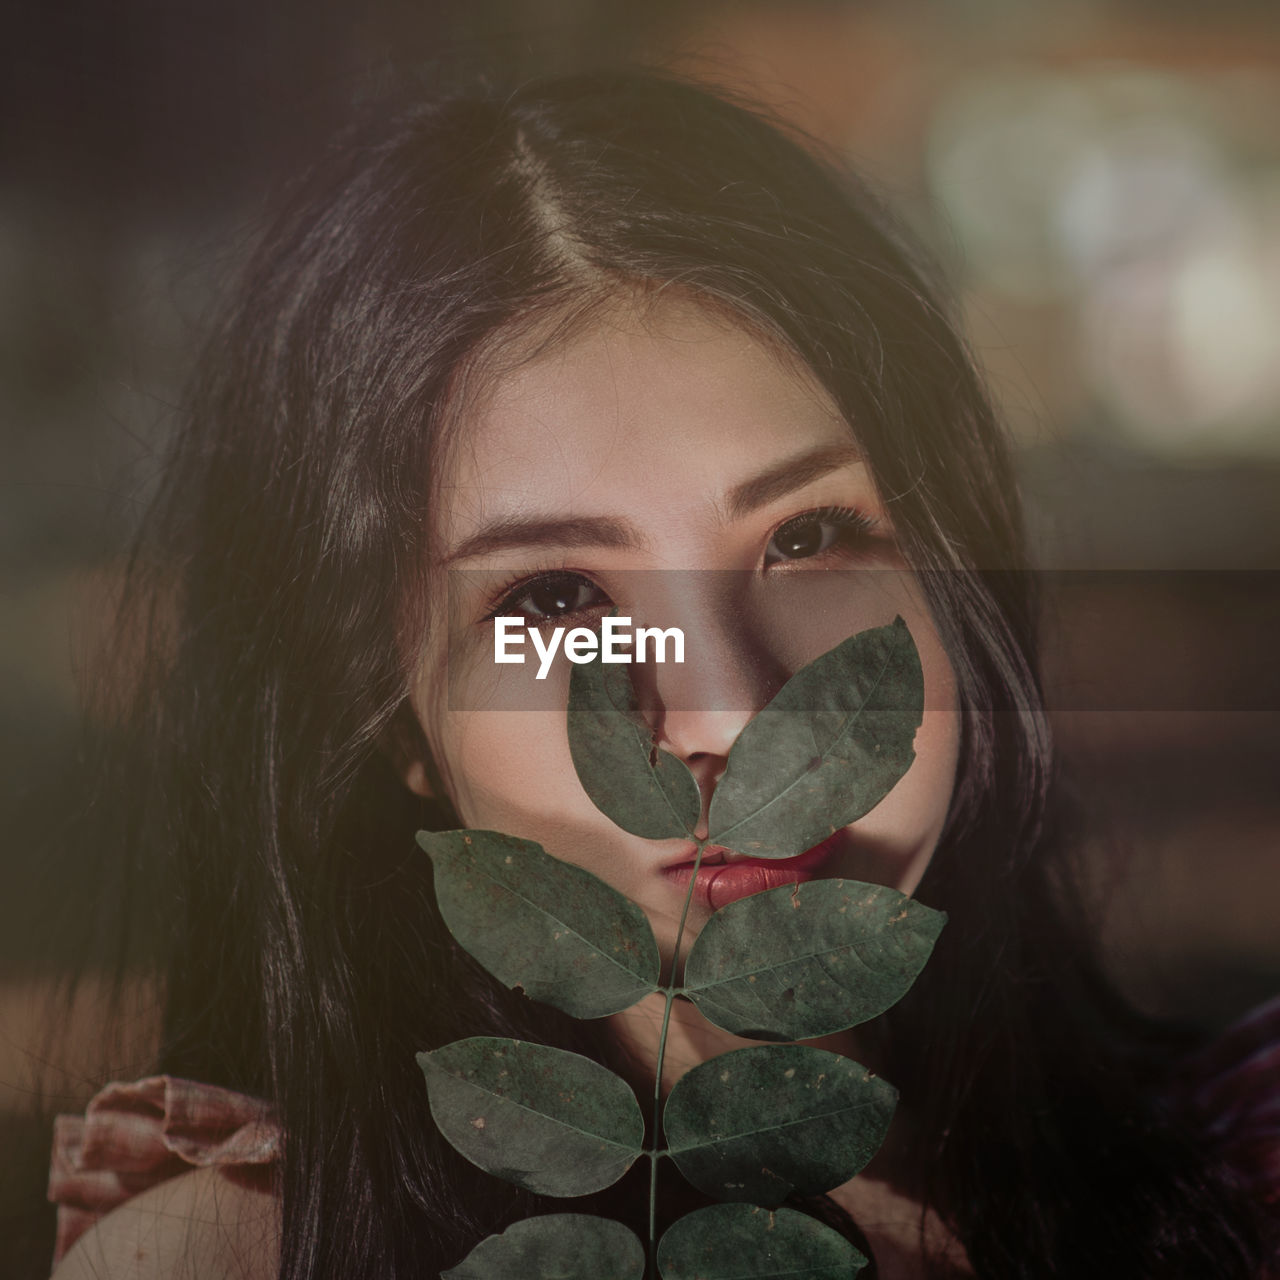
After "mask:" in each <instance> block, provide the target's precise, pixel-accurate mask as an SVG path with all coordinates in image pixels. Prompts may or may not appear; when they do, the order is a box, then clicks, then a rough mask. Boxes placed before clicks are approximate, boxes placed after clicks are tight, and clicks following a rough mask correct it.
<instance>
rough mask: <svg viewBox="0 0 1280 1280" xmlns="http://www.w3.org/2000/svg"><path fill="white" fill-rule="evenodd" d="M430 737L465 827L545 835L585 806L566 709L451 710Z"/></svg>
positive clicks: (538, 837) (442, 717)
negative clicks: (565, 716)
mask: <svg viewBox="0 0 1280 1280" xmlns="http://www.w3.org/2000/svg"><path fill="white" fill-rule="evenodd" d="M427 736H428V740H429V741H430V742H431V744H432V750H433V751H434V752H435V758H436V759H437V760H439V761H441V762H442V772H443V775H444V778H445V782H446V784H447V786H448V787H449V792H450V796H451V798H452V800H453V802H454V806H455V808H456V809H457V811H458V814H459V817H461V819H462V820H463V822H464V823H465V824H466V825H467V826H470V827H479V828H486V829H489V830H498V831H505V832H507V833H509V834H511V835H517V836H524V837H526V838H529V839H544V837H545V835H546V833H547V831H548V830H549V829H554V828H556V827H557V826H558V825H559V824H560V823H562V822H563V820H564V818H565V816H566V815H567V814H569V813H572V812H574V811H575V810H576V809H578V808H579V807H580V805H581V802H582V800H583V795H582V789H581V787H580V786H579V784H578V780H577V775H576V773H575V772H574V769H573V761H572V759H571V758H570V755H569V745H568V740H567V738H566V736H565V727H564V712H563V710H557V711H555V712H550V711H523V710H519V711H456V712H446V713H445V714H444V715H442V716H439V717H437V718H436V719H435V723H434V724H433V725H432V727H431V729H430V730H429V731H428V735H427Z"/></svg>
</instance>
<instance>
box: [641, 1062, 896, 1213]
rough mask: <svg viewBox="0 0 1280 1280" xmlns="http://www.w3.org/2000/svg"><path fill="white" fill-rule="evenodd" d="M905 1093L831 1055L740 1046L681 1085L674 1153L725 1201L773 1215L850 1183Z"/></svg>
mask: <svg viewBox="0 0 1280 1280" xmlns="http://www.w3.org/2000/svg"><path fill="white" fill-rule="evenodd" d="M897 1096H898V1095H897V1090H896V1089H894V1088H893V1086H892V1085H890V1084H888V1083H886V1082H885V1081H884V1080H881V1079H879V1078H878V1077H876V1076H873V1075H872V1074H871V1072H870V1071H868V1070H867V1069H866V1068H865V1067H862V1066H859V1065H858V1064H857V1063H856V1062H852V1061H850V1060H849V1059H848V1058H844V1057H841V1056H840V1055H839V1054H836V1053H828V1052H827V1051H826V1050H824V1049H812V1048H808V1047H806V1046H804V1045H759V1046H756V1047H754V1048H749V1049H735V1050H733V1051H732V1052H731V1053H725V1054H721V1055H720V1056H719V1057H717V1058H712V1059H711V1060H710V1061H709V1062H704V1063H702V1064H700V1065H699V1066H696V1067H694V1068H693V1070H692V1071H689V1072H687V1073H686V1074H685V1075H683V1076H681V1077H680V1079H679V1080H677V1081H676V1083H675V1085H674V1086H673V1087H672V1090H671V1094H670V1096H669V1097H668V1099H667V1105H666V1110H665V1111H664V1113H663V1125H664V1128H665V1130H666V1135H667V1150H668V1151H669V1152H670V1154H671V1157H672V1158H673V1159H674V1160H675V1162H676V1165H677V1166H678V1167H679V1169H680V1172H681V1173H683V1174H684V1176H685V1177H686V1178H688V1180H689V1181H690V1182H692V1183H693V1184H694V1186H696V1187H698V1188H699V1189H701V1190H702V1191H705V1192H706V1193H707V1194H708V1195H710V1196H714V1197H715V1198H716V1199H717V1200H743V1201H746V1202H748V1203H750V1204H757V1205H764V1206H765V1207H766V1208H773V1207H775V1206H777V1205H779V1204H781V1203H782V1201H783V1200H785V1199H786V1197H787V1196H789V1195H791V1194H793V1193H795V1194H799V1195H817V1194H819V1193H821V1192H824V1191H830V1190H831V1189H832V1188H833V1187H838V1186H840V1185H841V1184H842V1183H844V1182H847V1181H848V1180H849V1179H850V1178H852V1177H853V1175H854V1174H855V1173H857V1172H858V1170H859V1169H861V1168H862V1167H863V1166H864V1165H865V1164H866V1163H867V1161H868V1160H870V1159H871V1157H872V1156H873V1155H874V1154H875V1153H876V1150H877V1148H878V1147H879V1146H880V1144H881V1142H883V1141H884V1136H885V1133H886V1132H887V1131H888V1128H889V1121H890V1119H892V1117H893V1108H894V1103H895V1101H896V1099H897Z"/></svg>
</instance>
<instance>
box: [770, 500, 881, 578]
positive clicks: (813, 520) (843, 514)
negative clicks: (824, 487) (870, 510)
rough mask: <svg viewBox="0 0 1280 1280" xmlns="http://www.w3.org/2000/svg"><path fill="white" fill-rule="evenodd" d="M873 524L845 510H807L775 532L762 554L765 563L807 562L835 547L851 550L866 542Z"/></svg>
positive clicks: (852, 511)
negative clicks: (839, 545) (841, 545)
mask: <svg viewBox="0 0 1280 1280" xmlns="http://www.w3.org/2000/svg"><path fill="white" fill-rule="evenodd" d="M875 523H876V522H875V520H874V519H873V518H872V517H871V516H868V515H864V514H863V513H862V512H861V511H855V510H852V509H851V508H846V507H824V508H823V509H822V510H820V511H806V512H805V513H804V514H803V515H799V516H795V517H794V518H793V519H791V520H788V521H787V522H786V524H784V525H782V526H780V527H779V529H778V530H777V532H775V533H774V535H773V537H772V538H771V539H770V540H769V547H768V550H767V551H766V552H765V563H766V564H777V563H778V561H780V560H809V559H812V558H813V557H814V556H819V555H822V553H823V552H824V551H829V550H831V548H832V547H834V546H836V545H837V544H844V545H845V546H846V547H850V548H853V547H858V546H861V545H862V544H863V543H865V542H866V541H867V540H868V539H869V537H870V535H871V531H872V530H873V529H874V527H875Z"/></svg>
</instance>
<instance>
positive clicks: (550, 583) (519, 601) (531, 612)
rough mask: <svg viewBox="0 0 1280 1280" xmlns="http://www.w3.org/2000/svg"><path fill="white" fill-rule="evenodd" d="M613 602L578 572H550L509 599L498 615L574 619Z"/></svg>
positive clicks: (543, 618)
mask: <svg viewBox="0 0 1280 1280" xmlns="http://www.w3.org/2000/svg"><path fill="white" fill-rule="evenodd" d="M608 603H609V597H608V596H606V595H605V594H604V592H603V591H601V590H600V588H599V587H597V586H596V584H595V583H594V582H591V581H589V580H588V579H586V578H582V577H579V576H578V575H577V574H574V573H548V574H544V575H543V576H542V577H540V578H534V579H533V580H532V581H531V582H526V583H523V584H522V585H521V586H520V587H519V588H517V589H516V590H515V591H512V592H511V593H510V594H509V595H508V596H506V597H505V598H504V599H503V601H502V603H501V604H500V605H499V606H498V608H497V610H496V612H495V615H494V616H502V617H518V616H523V617H526V618H530V619H532V620H534V621H536V622H540V621H545V620H549V619H552V618H564V617H571V616H572V615H573V614H575V613H582V612H584V611H585V610H587V609H594V608H597V607H599V606H600V605H605V604H608Z"/></svg>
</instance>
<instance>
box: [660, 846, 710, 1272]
mask: <svg viewBox="0 0 1280 1280" xmlns="http://www.w3.org/2000/svg"><path fill="white" fill-rule="evenodd" d="M706 847H707V842H706V840H699V841H698V848H697V852H696V853H695V854H694V855H693V871H692V873H691V874H690V876H689V888H688V890H687V891H686V893H685V895H684V906H683V907H682V908H681V911H680V926H679V928H677V929H676V943H675V947H674V949H673V950H672V953H671V972H670V974H669V975H668V982H667V983H666V985H665V986H664V987H663V988H662V994H663V995H664V996H665V997H666V1006H665V1008H664V1009H663V1011H662V1030H661V1031H660V1032H659V1033H658V1060H657V1064H656V1066H655V1067H654V1072H653V1128H652V1133H653V1142H654V1146H655V1148H656V1146H657V1143H658V1133H659V1130H660V1126H661V1124H662V1064H663V1060H664V1059H665V1058H666V1056H667V1031H668V1029H669V1028H670V1026H671V1006H672V1005H673V1004H674V1003H675V998H676V995H677V993H678V992H682V991H683V990H684V988H683V987H677V986H676V984H675V983H676V974H677V973H678V972H679V969H680V943H681V942H682V941H683V940H684V926H685V922H686V921H687V920H688V918H689V907H690V906H691V905H692V903H693V889H694V886H695V885H696V884H697V883H698V868H699V867H700V866H701V865H702V853H703V850H704V849H705V848H706ZM646 1154H647V1155H648V1157H649V1266H650V1269H651V1271H652V1273H653V1277H654V1280H657V1277H658V1228H657V1222H658V1157H659V1156H662V1155H665V1154H666V1152H665V1151H658V1150H656V1149H655V1150H651V1151H648V1152H646Z"/></svg>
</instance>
